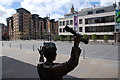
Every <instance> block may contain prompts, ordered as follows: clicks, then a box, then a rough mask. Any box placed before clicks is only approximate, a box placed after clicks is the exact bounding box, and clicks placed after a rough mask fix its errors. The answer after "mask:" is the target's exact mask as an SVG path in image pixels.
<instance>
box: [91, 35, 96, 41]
mask: <svg viewBox="0 0 120 80" xmlns="http://www.w3.org/2000/svg"><path fill="white" fill-rule="evenodd" d="M92 40H93V41H94V42H95V41H96V40H97V35H96V34H93V35H92Z"/></svg>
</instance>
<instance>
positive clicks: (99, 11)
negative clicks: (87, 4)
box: [96, 9, 104, 13]
mask: <svg viewBox="0 0 120 80" xmlns="http://www.w3.org/2000/svg"><path fill="white" fill-rule="evenodd" d="M103 12H104V9H102V10H97V11H96V13H103Z"/></svg>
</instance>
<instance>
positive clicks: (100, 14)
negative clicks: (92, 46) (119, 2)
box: [58, 6, 118, 41]
mask: <svg viewBox="0 0 120 80" xmlns="http://www.w3.org/2000/svg"><path fill="white" fill-rule="evenodd" d="M75 15H76V16H78V30H77V32H78V33H80V34H81V35H83V34H87V35H89V37H90V39H91V36H92V35H93V34H96V35H97V40H99V41H103V40H104V39H103V36H104V35H109V40H110V41H114V39H115V34H114V32H116V31H118V28H116V26H115V25H116V23H115V7H114V6H107V7H93V8H86V9H82V10H81V11H78V12H76V11H75V10H74V7H73V6H72V8H71V12H70V13H69V14H65V15H64V18H60V19H59V30H58V31H59V35H63V36H65V35H72V34H71V33H69V32H66V31H65V30H64V27H65V26H66V25H68V26H69V27H71V28H73V29H74V16H75Z"/></svg>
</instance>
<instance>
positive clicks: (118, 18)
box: [116, 10, 120, 23]
mask: <svg viewBox="0 0 120 80" xmlns="http://www.w3.org/2000/svg"><path fill="white" fill-rule="evenodd" d="M116 23H120V10H116Z"/></svg>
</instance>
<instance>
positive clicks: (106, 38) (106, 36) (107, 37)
mask: <svg viewBox="0 0 120 80" xmlns="http://www.w3.org/2000/svg"><path fill="white" fill-rule="evenodd" d="M108 39H109V36H108V35H106V34H105V35H104V41H105V42H108Z"/></svg>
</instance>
